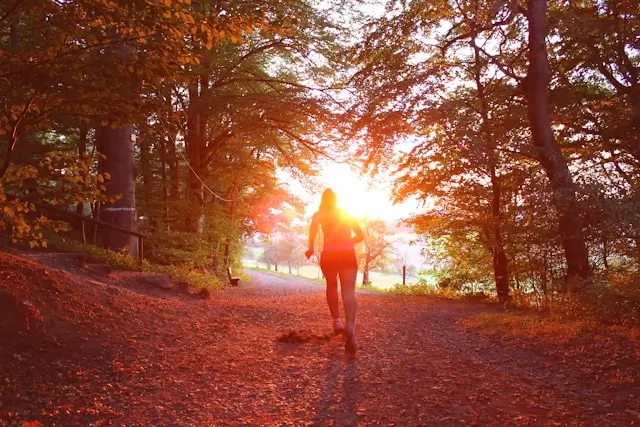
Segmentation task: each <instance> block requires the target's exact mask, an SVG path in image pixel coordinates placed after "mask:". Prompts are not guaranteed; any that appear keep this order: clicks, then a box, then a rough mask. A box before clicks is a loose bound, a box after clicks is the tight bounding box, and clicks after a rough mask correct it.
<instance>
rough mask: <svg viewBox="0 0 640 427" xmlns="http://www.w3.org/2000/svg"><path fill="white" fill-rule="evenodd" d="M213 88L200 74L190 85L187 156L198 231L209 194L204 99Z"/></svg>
mask: <svg viewBox="0 0 640 427" xmlns="http://www.w3.org/2000/svg"><path fill="white" fill-rule="evenodd" d="M208 91H209V78H208V76H206V75H202V76H200V78H199V79H198V80H197V81H194V82H193V83H192V84H191V85H190V86H189V112H188V117H187V135H186V138H185V142H186V144H185V145H186V149H187V158H188V160H189V166H188V178H187V197H188V199H189V200H190V201H191V202H192V203H193V205H194V208H195V209H194V212H195V218H192V219H191V220H190V221H195V224H194V226H193V227H192V228H193V230H194V231H196V232H198V233H202V232H204V224H205V219H206V217H205V214H206V207H207V201H208V199H209V197H208V194H207V193H206V192H205V186H204V183H203V182H202V181H201V180H202V179H203V176H204V175H205V174H204V171H205V166H206V165H205V164H204V163H205V152H206V130H207V120H208V117H209V116H208V113H207V106H206V105H204V100H203V98H206V96H207V94H208Z"/></svg>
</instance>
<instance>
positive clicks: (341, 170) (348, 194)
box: [291, 162, 418, 221]
mask: <svg viewBox="0 0 640 427" xmlns="http://www.w3.org/2000/svg"><path fill="white" fill-rule="evenodd" d="M318 183H319V184H320V187H321V189H320V190H319V192H318V194H310V193H309V192H308V191H306V190H304V189H302V188H301V187H299V186H291V189H292V191H293V192H294V193H296V194H297V195H299V196H300V197H301V198H302V199H303V200H305V201H306V202H307V204H308V205H307V206H308V207H307V213H308V214H309V215H311V214H312V213H313V212H315V211H316V210H317V208H318V205H319V204H320V197H321V195H322V191H324V189H325V188H331V189H332V190H333V191H334V192H335V193H336V194H337V195H338V205H339V206H340V207H341V208H342V209H344V210H345V211H347V212H348V213H350V214H352V215H354V216H356V217H357V218H363V217H367V218H370V219H384V220H387V221H395V220H399V219H401V218H405V217H408V216H409V215H411V214H412V213H414V212H415V211H416V209H417V206H418V205H417V203H403V204H399V205H395V206H394V205H393V204H392V203H391V184H390V183H389V182H384V181H382V180H375V181H373V182H372V181H371V179H370V178H368V177H361V176H359V172H358V171H356V170H354V169H352V168H351V167H350V166H349V165H347V164H343V163H334V162H327V163H325V164H324V165H323V167H322V169H321V175H320V176H319V177H318Z"/></svg>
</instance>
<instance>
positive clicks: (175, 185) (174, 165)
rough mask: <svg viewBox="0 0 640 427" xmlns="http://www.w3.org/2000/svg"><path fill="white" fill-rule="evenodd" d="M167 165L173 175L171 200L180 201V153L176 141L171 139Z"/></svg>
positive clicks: (168, 147)
mask: <svg viewBox="0 0 640 427" xmlns="http://www.w3.org/2000/svg"><path fill="white" fill-rule="evenodd" d="M167 164H168V165H169V174H170V175H171V187H170V189H171V191H170V198H171V200H172V201H174V202H175V201H177V200H180V169H179V168H178V153H177V152H176V141H175V139H171V140H170V141H169V144H168V145H167Z"/></svg>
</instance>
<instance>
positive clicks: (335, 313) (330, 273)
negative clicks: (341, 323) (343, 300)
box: [322, 267, 340, 322]
mask: <svg viewBox="0 0 640 427" xmlns="http://www.w3.org/2000/svg"><path fill="white" fill-rule="evenodd" d="M322 272H323V273H324V278H325V280H326V281H327V304H328V305H329V311H330V312H331V317H332V318H333V320H334V322H335V320H336V319H340V301H339V299H338V271H337V270H335V269H332V268H326V267H324V268H322Z"/></svg>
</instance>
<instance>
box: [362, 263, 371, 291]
mask: <svg viewBox="0 0 640 427" xmlns="http://www.w3.org/2000/svg"><path fill="white" fill-rule="evenodd" d="M369 283H370V282H369V263H368V262H366V263H365V264H364V268H363V269H362V286H369Z"/></svg>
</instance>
